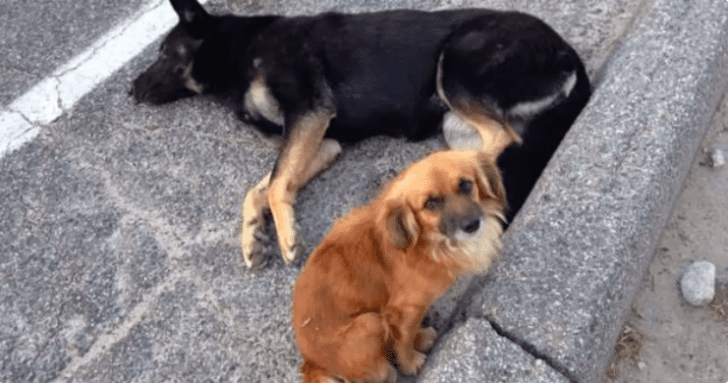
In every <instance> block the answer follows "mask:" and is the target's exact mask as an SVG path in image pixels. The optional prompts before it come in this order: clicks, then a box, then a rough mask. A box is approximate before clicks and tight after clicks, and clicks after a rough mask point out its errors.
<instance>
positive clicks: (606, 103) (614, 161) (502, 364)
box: [0, 0, 728, 382]
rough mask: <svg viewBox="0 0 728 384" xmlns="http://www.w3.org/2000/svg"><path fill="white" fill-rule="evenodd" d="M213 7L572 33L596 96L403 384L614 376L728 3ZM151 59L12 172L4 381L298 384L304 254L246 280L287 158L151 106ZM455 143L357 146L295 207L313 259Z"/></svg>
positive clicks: (439, 313)
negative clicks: (297, 323)
mask: <svg viewBox="0 0 728 384" xmlns="http://www.w3.org/2000/svg"><path fill="white" fill-rule="evenodd" d="M5 1H6V2H7V1H8V0H5ZM210 3H211V4H210V6H209V8H212V9H214V10H217V11H226V10H232V11H234V12H236V13H241V14H243V13H266V12H281V13H287V14H293V13H313V12H319V11H324V10H330V9H336V10H344V11H364V10H377V9H386V8H399V7H408V8H419V9H436V8H455V7H458V8H459V7H466V6H487V7H494V8H500V9H518V10H522V11H526V12H529V13H533V14H536V15H538V16H540V17H542V18H544V19H545V20H546V21H547V22H548V23H549V24H551V25H552V26H553V27H554V28H555V29H556V30H557V31H559V32H560V33H561V34H563V35H564V37H565V38H566V39H567V40H568V41H569V42H571V43H572V44H573V45H574V46H575V47H576V49H577V51H579V53H580V54H581V55H582V57H583V58H584V60H585V62H586V64H587V68H588V70H589V74H590V76H591V78H592V79H593V83H594V84H595V92H594V97H593V98H592V100H591V102H590V104H589V105H588V107H587V109H586V110H585V111H584V112H583V113H582V116H580V118H579V120H578V121H577V122H576V124H575V125H574V127H573V129H572V131H571V132H570V133H569V135H567V137H566V139H565V141H564V143H563V145H562V147H561V148H560V149H559V151H558V153H557V154H556V155H555V157H554V158H553V159H552V162H551V164H550V166H549V168H548V169H547V170H546V172H545V174H544V177H542V179H541V180H540V182H539V184H538V185H537V187H536V189H535V191H534V193H533V194H532V196H531V198H530V199H529V201H528V202H527V204H526V206H524V208H523V210H522V211H521V214H520V215H519V216H518V217H517V218H516V220H515V221H514V223H513V225H512V226H511V228H510V229H509V231H508V232H507V234H506V235H505V241H506V243H505V244H506V245H505V250H504V252H503V255H502V257H501V258H500V260H499V262H498V263H497V264H496V265H495V267H494V268H493V270H492V271H491V273H490V274H489V275H487V276H486V277H478V278H474V279H471V280H464V281H462V282H461V283H460V284H459V285H458V286H457V287H456V288H455V289H454V290H453V292H451V294H450V295H449V296H448V297H446V298H445V299H444V300H442V301H441V302H440V303H438V304H437V305H436V307H435V309H434V311H433V312H432V313H431V315H430V318H429V321H430V322H431V323H432V324H433V325H434V326H435V327H436V328H437V329H438V331H439V332H440V334H441V338H440V339H439V340H438V343H437V345H436V347H435V350H434V351H433V352H432V354H431V355H430V357H429V359H428V363H427V366H426V367H425V370H424V371H423V373H422V374H421V375H420V377H418V378H405V379H419V380H423V381H594V380H599V378H600V375H601V373H602V372H603V370H604V369H605V367H606V363H607V361H606V360H607V358H608V357H609V356H610V353H611V350H612V346H613V343H614V341H615V338H616V336H617V332H618V330H619V328H620V326H621V323H622V321H623V320H624V318H625V311H626V310H627V308H628V307H629V304H630V302H631V300H632V297H633V295H634V293H635V290H636V287H637V285H638V284H639V281H640V280H641V278H642V276H643V274H644V270H645V267H646V266H647V264H648V263H649V261H650V259H651V257H652V255H653V250H654V249H653V248H654V244H655V242H656V240H657V238H658V237H659V233H660V231H661V230H662V228H663V226H664V224H665V221H666V218H667V217H668V214H669V212H670V211H671V209H672V206H673V203H674V200H675V197H676V196H677V194H678V192H679V191H680V188H681V184H682V180H683V178H684V176H685V174H686V172H687V167H689V165H690V164H691V161H692V159H693V157H694V156H695V152H696V149H697V146H698V144H699V142H700V139H701V138H702V136H703V135H704V132H705V129H706V128H707V125H708V123H709V121H710V118H711V117H712V114H713V113H714V111H715V107H716V104H717V102H718V101H719V100H720V97H721V96H722V95H723V94H724V93H725V91H726V80H727V79H728V73H727V68H728V2H726V1H725V0H705V1H697V2H690V3H686V2H683V1H678V0H653V1H647V0H642V1H638V0H609V1H598V0H588V1H576V0H574V1H564V2H558V3H557V2H552V1H547V0H536V1H528V0H493V1H486V0H471V1H459V0H417V1H415V0H390V1H374V0H372V1H365V2H353V1H351V2H349V1H334V0H326V1H313V0H305V1H303V0H302V1H299V2H297V5H296V6H295V7H292V6H290V3H289V2H286V1H283V0H277V1H266V2H262V1H261V2H256V1H238V0H229V1H222V0H220V1H211V2H210ZM12 4H13V7H15V6H16V5H17V4H19V3H17V2H15V3H12ZM2 6H3V4H2V2H0V9H1V8H2ZM14 9H15V8H14ZM39 13H40V14H41V15H44V14H45V13H43V12H39ZM92 24H93V23H92ZM49 25H50V24H49ZM91 29H92V30H93V31H96V30H97V29H98V25H97V24H93V28H91ZM43 33H50V32H48V31H43ZM90 40H93V39H89V41H90ZM154 45H156V43H155V44H154ZM155 50H156V46H150V47H148V48H147V49H146V50H144V52H143V53H142V54H141V55H140V56H138V57H137V58H135V59H133V60H132V61H131V62H130V63H128V64H127V65H125V66H124V67H123V68H122V69H121V70H119V71H118V72H116V73H115V74H114V75H112V76H111V77H110V78H109V79H108V80H107V81H105V82H103V83H102V84H101V85H99V86H98V87H96V88H95V89H94V90H93V91H92V92H91V93H89V94H87V95H86V96H84V97H83V98H82V99H81V100H80V101H79V102H78V104H77V105H75V106H74V107H73V108H71V109H69V110H64V113H63V114H62V115H61V116H60V117H59V118H58V119H56V120H55V121H53V122H51V123H49V124H46V125H43V126H42V127H41V129H40V133H39V135H38V136H37V137H36V138H35V139H33V140H31V141H29V142H28V143H27V144H25V145H23V146H21V147H19V148H18V149H17V150H15V151H12V152H10V153H7V154H6V155H5V156H4V157H2V158H0V200H1V201H3V204H2V205H0V255H3V257H2V258H0V313H3V316H2V317H0V362H1V363H0V380H2V381H252V382H258V381H274V382H278V381H297V380H299V377H298V373H297V369H298V365H299V364H300V357H299V356H298V354H297V352H296V349H295V344H294V341H293V335H292V330H291V326H290V319H289V316H290V299H291V298H290V292H291V288H292V285H293V281H294V279H295V276H296V275H297V274H298V272H299V271H300V268H301V266H302V263H303V260H304V259H305V258H303V257H302V258H301V259H300V260H299V261H298V262H297V263H296V265H294V266H285V265H284V264H283V263H282V261H281V260H280V257H279V256H278V255H277V252H278V251H277V249H276V248H277V247H276V245H275V239H274V238H270V239H267V240H266V241H265V244H266V246H267V247H268V249H269V251H270V253H271V258H270V262H269V263H268V265H267V267H266V268H264V269H263V270H260V271H250V270H248V269H246V268H245V267H244V265H243V263H242V261H241V259H240V253H239V248H238V244H237V231H238V226H239V207H240V203H241V202H242V199H243V196H244V194H245V191H246V190H247V189H248V188H250V187H252V186H253V185H254V184H255V183H256V182H257V180H259V179H260V178H261V177H262V176H263V175H264V174H265V173H266V172H267V171H268V170H269V169H270V168H271V166H272V163H273V161H274V158H275V153H276V145H275V143H272V142H269V141H267V140H265V139H263V138H261V137H260V136H258V135H257V134H256V133H255V132H254V130H253V129H252V128H250V127H247V126H245V125H244V124H243V123H241V122H240V121H239V120H237V119H236V118H235V116H234V114H233V113H232V112H231V111H230V109H229V108H226V107H224V106H221V105H220V103H218V102H216V101H215V100H212V99H209V98H204V97H199V98H195V99H188V100H183V101H180V102H176V103H173V104H170V105H167V106H162V107H151V106H146V105H135V104H134V103H133V101H132V100H131V99H130V97H128V95H127V90H128V87H129V82H130V81H131V80H132V79H133V78H134V77H135V75H136V74H138V73H139V72H140V71H141V70H142V68H144V67H145V66H146V65H147V64H148V63H149V62H150V61H151V60H152V58H153V56H154V51H155ZM687 52H689V53H690V54H686V53H687ZM14 63H15V62H14ZM18 63H21V64H22V61H18ZM60 64H62V63H58V64H57V65H60ZM13 65H15V64H13ZM46 67H48V65H46V64H44V65H43V68H44V69H43V71H41V70H38V71H36V72H33V71H28V73H32V74H33V76H42V73H43V72H44V71H46V69H47V68H46ZM0 70H1V71H0V80H2V82H0V83H3V84H15V85H13V87H16V88H13V90H12V92H11V93H8V94H3V95H2V97H3V99H2V101H3V103H4V105H7V104H8V103H9V102H11V101H12V100H11V99H12V97H17V95H19V94H21V93H22V92H23V91H22V90H21V88H24V87H26V86H28V87H29V86H31V85H32V84H25V83H22V84H21V83H17V84H16V83H13V80H12V79H10V78H9V77H10V76H11V75H8V74H9V73H12V72H8V71H7V70H6V69H4V68H0ZM3 71H4V72H3ZM50 71H52V68H51V69H48V70H47V71H46V72H50ZM11 96H12V97H11ZM442 146H443V141H442V139H441V138H435V139H431V140H428V141H424V142H420V143H407V142H405V141H402V140H392V139H388V138H375V139H372V140H368V141H366V142H364V143H360V144H357V145H354V146H351V147H349V148H346V149H345V151H344V154H343V156H342V158H341V160H340V161H338V162H337V163H336V164H334V166H333V167H332V168H331V169H330V170H328V171H327V172H325V173H324V174H323V175H321V176H320V177H319V178H317V179H315V180H314V181H313V182H311V183H310V184H309V185H308V186H307V187H306V188H305V189H304V190H303V191H302V192H301V193H300V195H299V197H298V200H297V220H298V223H299V224H300V227H301V230H300V235H301V238H302V240H303V241H304V243H305V244H304V249H303V251H304V252H303V254H304V255H307V254H308V253H310V251H311V250H312V249H313V247H314V246H315V245H316V243H317V242H318V241H319V240H320V239H321V238H322V237H323V236H324V235H325V233H326V231H327V230H328V228H329V227H330V225H331V223H332V221H333V220H334V218H335V217H337V216H340V215H342V214H343V213H345V212H347V211H348V210H350V209H351V208H353V207H355V206H357V205H359V204H361V203H363V202H365V201H366V200H368V199H369V198H371V197H373V196H374V195H375V194H376V192H377V190H378V188H379V187H380V186H381V185H382V183H384V182H385V181H386V180H387V179H388V178H390V177H391V176H392V175H394V174H396V173H397V172H398V171H399V170H401V169H402V168H403V167H404V166H405V165H407V164H408V163H409V162H411V161H412V160H414V159H417V158H419V157H421V156H423V155H424V154H425V153H427V152H428V151H431V150H433V149H436V148H440V147H442ZM270 233H272V228H270Z"/></svg>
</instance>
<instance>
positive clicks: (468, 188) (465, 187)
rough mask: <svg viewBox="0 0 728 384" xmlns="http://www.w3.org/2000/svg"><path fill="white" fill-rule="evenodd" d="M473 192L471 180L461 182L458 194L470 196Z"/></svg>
mask: <svg viewBox="0 0 728 384" xmlns="http://www.w3.org/2000/svg"><path fill="white" fill-rule="evenodd" d="M472 191H473V182H472V181H470V180H464V179H463V180H460V184H458V193H459V194H461V195H468V194H470V192H472Z"/></svg>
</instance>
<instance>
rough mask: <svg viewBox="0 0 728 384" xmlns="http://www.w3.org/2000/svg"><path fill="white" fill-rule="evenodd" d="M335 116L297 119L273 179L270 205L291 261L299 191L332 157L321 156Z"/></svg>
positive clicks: (285, 254) (281, 244)
mask: <svg viewBox="0 0 728 384" xmlns="http://www.w3.org/2000/svg"><path fill="white" fill-rule="evenodd" d="M333 117H334V113H332V112H329V111H315V112H309V113H306V114H304V115H303V116H300V117H299V118H298V119H297V121H295V122H293V125H292V128H291V133H290V136H289V137H288V140H287V145H285V147H284V148H283V151H282V152H281V155H280V157H279V158H278V164H277V173H276V174H275V175H274V176H273V178H272V180H271V182H270V188H269V189H268V204H269V206H270V210H271V213H272V215H273V221H274V222H275V227H276V234H277V235H278V246H279V248H280V250H281V256H282V257H283V260H284V261H286V262H287V263H290V262H292V261H293V260H294V259H295V258H296V249H295V248H296V230H295V214H294V211H293V203H294V202H295V200H296V194H297V192H298V190H299V189H301V187H303V185H304V184H305V183H306V182H307V181H308V179H309V178H311V177H313V176H315V174H316V173H318V172H319V171H320V169H319V168H320V167H321V165H322V164H323V163H325V161H323V160H326V158H327V157H328V156H323V155H321V156H320V155H319V150H320V149H322V148H321V147H322V141H323V136H324V133H325V132H326V129H327V128H328V126H329V121H331V119H332V118H333ZM337 144H338V143H337ZM328 145H330V144H328ZM328 145H327V147H328ZM339 149H340V147H339ZM334 152H335V151H334ZM319 158H320V160H317V159H319ZM329 162H330V161H329Z"/></svg>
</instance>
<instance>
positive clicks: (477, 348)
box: [418, 318, 568, 383]
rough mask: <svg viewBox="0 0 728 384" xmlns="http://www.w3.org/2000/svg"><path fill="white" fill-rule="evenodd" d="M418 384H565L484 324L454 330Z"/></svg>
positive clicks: (475, 322) (469, 323) (435, 352)
mask: <svg viewBox="0 0 728 384" xmlns="http://www.w3.org/2000/svg"><path fill="white" fill-rule="evenodd" d="M418 380H419V381H420V382H431V383H432V382H434V383H463V382H466V383H498V382H508V383H539V382H547V383H557V382H558V383H565V382H568V380H567V378H566V377H564V376H563V375H561V374H560V373H558V372H556V371H555V370H554V369H553V368H551V367H549V366H548V365H547V364H546V363H545V362H544V361H543V360H541V359H538V358H536V357H534V356H532V355H531V354H529V353H528V352H526V351H524V350H522V349H521V347H519V346H518V345H516V344H514V343H513V342H511V341H510V340H508V339H507V338H504V337H501V336H499V335H498V333H496V331H495V330H493V328H492V327H491V326H490V323H488V321H487V320H484V319H478V318H470V319H468V320H467V321H466V322H465V323H461V324H458V325H456V326H455V327H453V329H452V331H451V332H450V333H449V334H448V335H447V336H446V337H444V338H443V339H442V340H440V342H439V343H438V346H437V347H436V349H435V350H433V351H432V353H431V354H430V358H429V360H428V363H427V365H426V366H425V367H424V368H423V370H422V373H421V374H420V376H419V378H418Z"/></svg>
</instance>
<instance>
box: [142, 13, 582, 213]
mask: <svg viewBox="0 0 728 384" xmlns="http://www.w3.org/2000/svg"><path fill="white" fill-rule="evenodd" d="M171 2H172V4H173V7H174V8H175V10H176V12H177V13H178V15H179V16H180V22H179V23H178V24H177V26H175V27H174V29H173V30H172V31H171V32H170V33H169V35H168V36H167V37H166V38H165V40H164V42H163V43H162V47H161V51H160V58H159V59H158V61H157V62H155V63H154V64H152V66H150V67H149V68H148V69H147V70H146V71H145V72H144V73H142V74H141V75H140V76H139V77H138V78H137V79H136V80H135V81H134V85H133V90H132V92H133V95H134V96H135V98H136V99H137V100H138V101H142V102H147V103H152V104H159V103H164V102H169V101H173V100H176V99H179V98H182V97H187V96H191V95H194V94H197V93H205V94H220V93H223V92H227V91H233V92H236V93H237V100H239V101H237V102H236V105H237V107H238V108H239V111H238V112H239V115H240V116H241V118H243V119H245V120H247V121H249V122H251V123H253V124H254V125H255V126H256V127H258V128H259V129H260V130H262V131H265V132H268V133H279V134H283V136H284V137H285V138H289V137H291V135H292V132H293V131H295V130H296V129H302V128H297V127H296V126H295V124H294V123H295V122H296V121H297V120H298V119H299V118H300V117H301V116H303V115H305V114H306V113H307V112H309V111H316V110H326V111H331V112H332V113H333V114H335V117H333V119H332V120H330V124H329V125H328V127H327V128H324V129H326V130H325V136H326V137H327V138H333V139H336V140H338V141H340V142H352V141H358V140H362V139H364V138H367V137H370V136H373V135H380V134H384V135H391V136H404V137H407V138H409V139H412V140H418V139H422V138H426V137H429V136H431V135H432V134H434V133H435V132H437V131H438V129H439V128H440V126H441V125H442V121H443V115H444V114H445V113H446V112H448V111H449V110H451V109H453V108H455V109H457V108H460V107H462V108H461V109H462V110H467V108H466V107H467V106H468V105H470V106H472V105H473V104H476V105H477V106H478V108H479V109H480V110H482V111H485V113H486V115H487V116H490V117H492V118H493V119H494V120H497V121H500V122H503V123H504V124H506V125H509V126H512V127H513V129H514V130H515V132H516V133H517V134H518V135H519V136H520V137H521V138H522V139H523V142H522V143H521V144H520V145H512V146H511V147H509V148H508V149H507V150H506V151H505V152H504V153H503V154H502V155H501V156H500V158H499V166H500V167H501V169H502V171H503V175H504V181H505V186H506V190H507V192H508V203H509V206H510V208H511V209H510V212H509V214H508V217H509V218H511V217H512V216H513V215H514V214H515V213H516V212H517V211H518V209H519V208H520V207H521V205H522V204H523V202H524V200H525V198H526V197H527V196H528V192H529V191H530V190H531V188H532V186H533V184H534V183H535V182H536V179H537V178H538V176H539V175H540V173H541V171H542V170H543V168H544V167H545V165H546V163H547V161H548V159H549V158H550V156H551V154H552V153H553V151H554V150H555V149H556V147H557V146H558V144H559V142H560V141H561V139H562V137H563V136H564V134H565V133H566V131H567V130H568V128H569V126H570V125H571V123H572V122H573V121H574V119H575V118H576V116H577V115H578V114H579V112H580V111H581V109H582V108H583V107H584V105H585V104H586V102H587V100H588V98H589V95H590V86H589V81H588V79H587V76H586V73H585V71H584V67H583V65H582V62H581V60H580V59H579V57H578V55H577V54H576V52H575V51H574V50H573V49H572V48H571V47H570V46H569V45H568V44H567V43H566V42H565V41H564V40H563V39H562V38H561V37H560V36H559V35H558V34H557V33H556V32H554V31H553V30H552V29H551V28H550V27H549V26H547V25H546V24H545V23H543V22H542V21H540V20H539V19H537V18H535V17H533V16H529V15H526V14H522V13H518V12H498V11H492V10H484V9H467V10H451V11H439V12H422V11H413V10H398V11H385V12H377V13H364V14H340V13H326V14H321V15H316V16H300V17H281V16H259V17H242V16H230V15H226V16H212V15H209V14H207V13H206V12H205V11H204V10H203V9H202V7H201V6H200V5H199V4H198V3H197V2H196V1H195V0H171ZM259 76H260V77H259ZM256 79H258V80H262V81H261V82H259V83H258V84H257V85H258V86H260V85H263V86H262V87H257V88H255V91H256V92H253V88H254V85H253V83H255V82H256ZM256 97H257V99H256ZM256 100H257V101H256ZM256 103H257V104H256ZM463 108H464V109H463ZM471 109H472V108H471ZM284 143H285V144H284V147H285V146H288V145H290V142H289V140H288V139H286V140H284ZM281 153H285V148H284V149H282V152H281ZM279 162H280V159H279ZM279 162H277V165H276V168H275V170H274V172H273V176H272V179H271V180H273V179H274V178H275V177H276V176H277V175H276V173H277V172H278V165H279V164H278V163H279Z"/></svg>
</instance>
